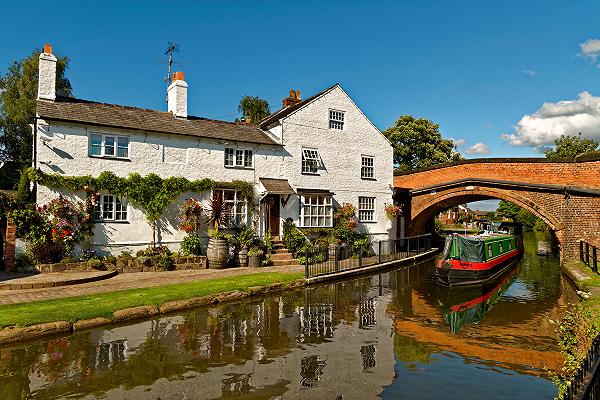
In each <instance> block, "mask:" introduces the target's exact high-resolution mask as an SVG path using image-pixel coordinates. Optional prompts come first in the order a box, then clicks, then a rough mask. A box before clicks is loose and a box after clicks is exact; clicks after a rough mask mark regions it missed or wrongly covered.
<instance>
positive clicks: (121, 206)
mask: <svg viewBox="0 0 600 400" xmlns="http://www.w3.org/2000/svg"><path fill="white" fill-rule="evenodd" d="M94 218H95V219H96V221H127V203H125V202H124V201H121V199H119V198H118V197H117V196H114V195H112V194H101V195H100V198H99V199H98V202H97V203H96V207H95V209H94Z"/></svg>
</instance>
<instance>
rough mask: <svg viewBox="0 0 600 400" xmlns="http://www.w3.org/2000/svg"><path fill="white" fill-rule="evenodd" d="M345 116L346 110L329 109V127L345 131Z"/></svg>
mask: <svg viewBox="0 0 600 400" xmlns="http://www.w3.org/2000/svg"><path fill="white" fill-rule="evenodd" d="M345 116H346V112H345V111H340V110H333V109H330V110H329V129H335V130H338V131H343V130H344V122H345V121H344V120H345Z"/></svg>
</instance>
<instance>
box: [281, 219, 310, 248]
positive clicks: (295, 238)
mask: <svg viewBox="0 0 600 400" xmlns="http://www.w3.org/2000/svg"><path fill="white" fill-rule="evenodd" d="M283 243H284V244H285V247H287V249H288V250H289V251H291V252H292V253H293V254H296V253H298V250H299V249H300V248H301V247H302V246H304V244H305V243H306V237H305V236H304V234H303V233H302V232H301V231H300V229H298V227H297V226H296V225H295V224H294V221H293V220H292V219H291V218H288V219H286V220H285V222H284V223H283Z"/></svg>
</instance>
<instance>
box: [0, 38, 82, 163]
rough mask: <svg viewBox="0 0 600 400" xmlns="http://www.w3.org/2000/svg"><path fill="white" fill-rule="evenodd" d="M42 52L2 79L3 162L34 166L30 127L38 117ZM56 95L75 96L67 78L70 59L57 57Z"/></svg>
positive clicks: (13, 66) (0, 128)
mask: <svg viewBox="0 0 600 400" xmlns="http://www.w3.org/2000/svg"><path fill="white" fill-rule="evenodd" d="M39 55H40V50H39V49H35V50H34V51H33V52H32V53H31V55H29V56H27V57H25V58H23V59H21V60H18V61H14V62H13V63H12V64H11V65H10V66H9V67H8V70H7V71H6V74H4V75H3V76H2V77H0V160H1V161H14V162H17V163H20V164H22V165H27V164H29V163H31V149H32V133H31V127H30V126H29V124H31V123H33V119H34V117H35V103H36V98H37V89H38V63H39V58H38V57H39ZM56 58H57V63H56V91H57V93H58V94H61V95H65V96H71V95H72V89H71V82H69V80H68V79H67V78H65V71H66V70H67V68H68V65H69V59H68V57H60V56H56Z"/></svg>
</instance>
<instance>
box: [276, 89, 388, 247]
mask: <svg viewBox="0 0 600 400" xmlns="http://www.w3.org/2000/svg"><path fill="white" fill-rule="evenodd" d="M330 109H334V110H338V111H344V112H345V114H344V130H336V129H329V110H330ZM282 128H283V132H282V133H280V131H279V129H280V127H279V126H278V125H275V126H274V127H272V128H271V129H270V130H271V131H274V132H277V134H278V135H280V136H282V137H283V145H284V147H285V150H286V152H288V153H289V156H288V157H285V161H284V162H283V163H282V165H281V166H280V167H281V169H280V170H279V174H280V176H279V177H281V178H285V179H288V180H289V182H290V184H291V186H292V187H293V188H295V189H296V188H306V189H327V190H330V191H332V192H334V193H335V195H334V196H333V197H334V202H336V203H338V204H339V205H341V204H343V203H352V204H353V205H354V206H355V207H357V208H358V197H359V196H365V197H375V198H376V199H375V208H376V210H375V220H376V222H374V223H371V222H369V223H360V224H359V229H361V230H363V231H366V232H368V233H369V234H371V235H374V237H373V239H374V240H384V239H387V238H388V236H389V237H394V232H393V226H392V223H391V222H390V221H389V220H388V219H387V218H386V216H385V204H392V182H393V149H392V146H391V145H390V143H389V142H388V140H387V139H386V138H385V137H384V136H383V135H382V134H381V133H380V132H379V130H378V129H377V128H376V127H375V126H373V124H372V123H371V122H370V121H369V120H368V119H367V118H366V117H365V116H364V114H363V113H362V112H361V111H360V109H359V108H358V107H357V106H356V105H355V104H354V102H353V101H352V100H351V99H350V98H349V97H348V95H347V94H346V93H345V92H344V91H343V90H342V89H341V88H340V87H335V88H334V89H333V90H331V91H330V92H328V93H326V94H325V95H323V96H321V97H320V98H318V99H316V100H314V101H313V102H311V103H309V104H308V105H306V106H304V107H302V108H301V109H299V110H297V111H295V112H294V113H292V114H290V115H289V116H287V117H286V118H284V119H283V121H282ZM306 147H308V148H316V149H318V150H319V154H320V156H321V158H322V160H323V164H324V167H325V168H324V169H321V170H319V174H318V175H306V174H302V169H301V168H302V148H306ZM362 155H369V156H374V157H375V160H374V162H375V165H374V167H375V180H374V181H373V180H364V179H361V162H362V157H361V156H362ZM295 200H296V201H290V202H289V203H288V205H287V207H286V208H285V209H282V212H281V215H282V218H283V219H285V218H287V217H290V218H293V219H294V220H295V221H296V224H298V223H299V221H298V219H299V215H298V214H299V205H298V202H297V198H296V199H295Z"/></svg>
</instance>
